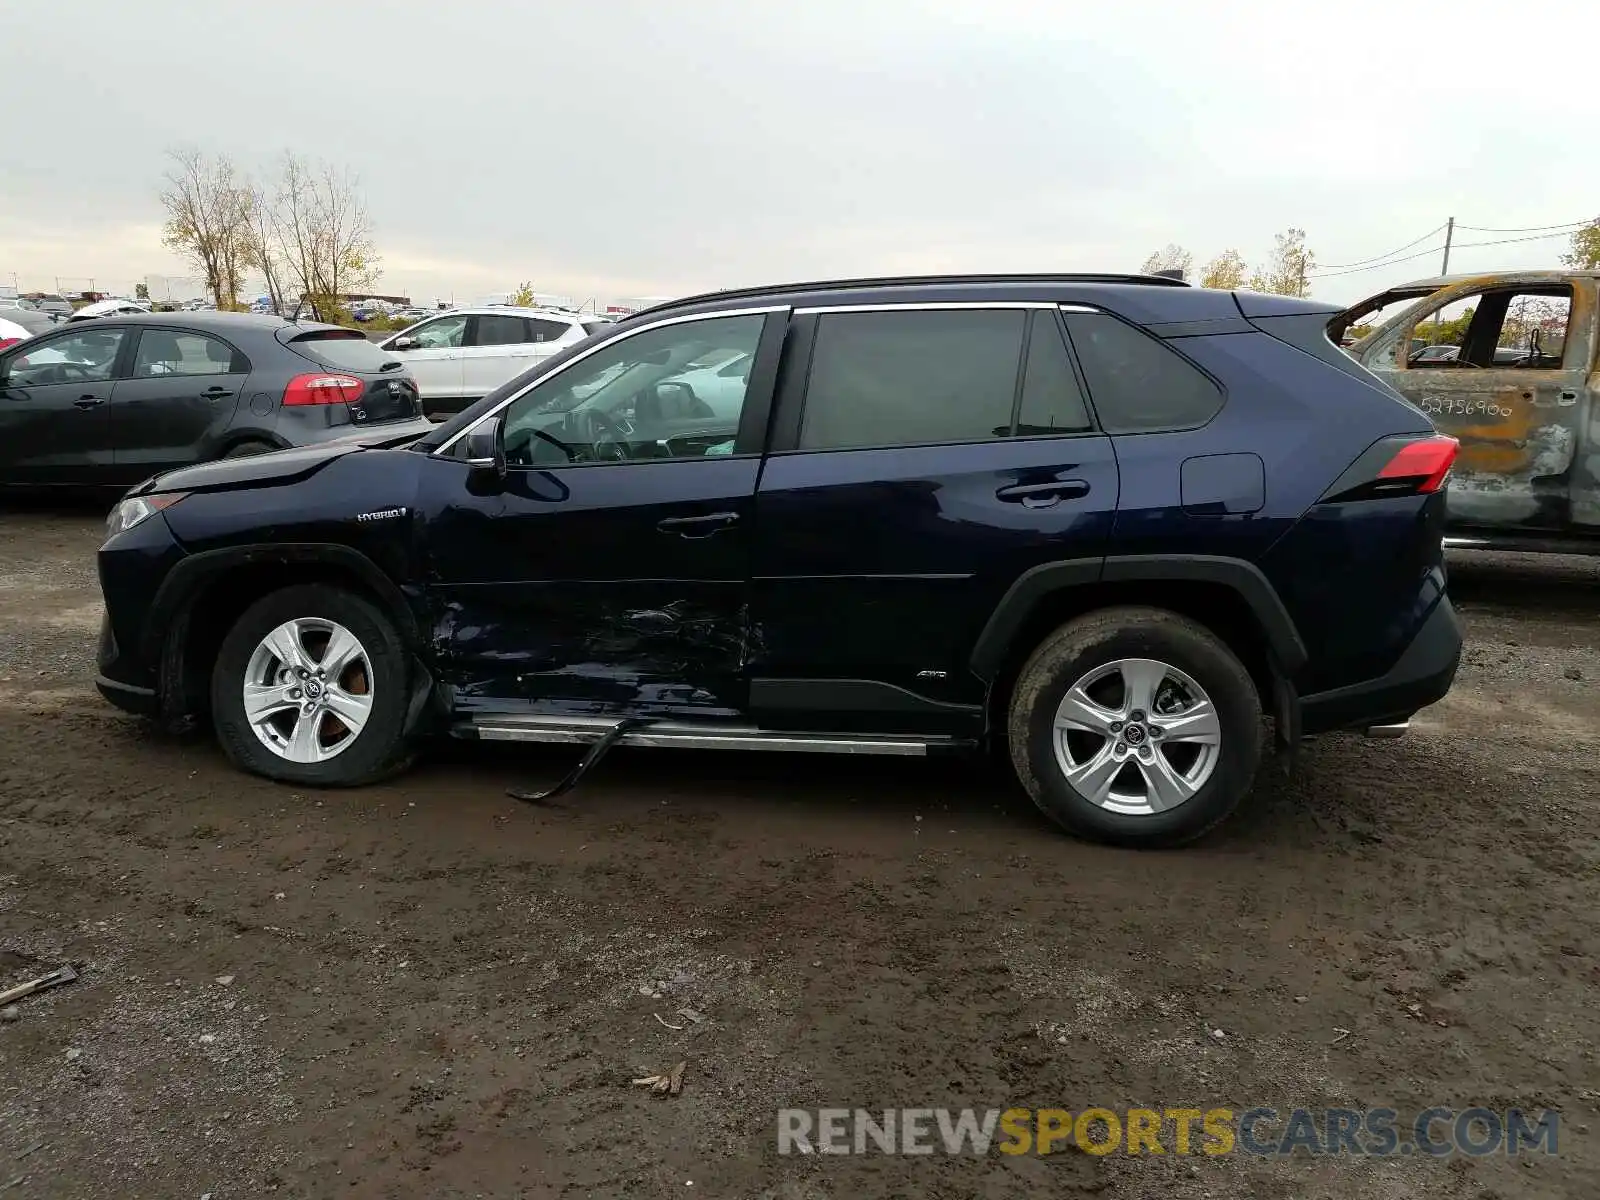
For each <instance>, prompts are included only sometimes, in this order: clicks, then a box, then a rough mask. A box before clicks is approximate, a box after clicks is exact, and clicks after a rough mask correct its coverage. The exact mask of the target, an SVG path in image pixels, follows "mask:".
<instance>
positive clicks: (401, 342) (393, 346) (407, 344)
mask: <svg viewBox="0 0 1600 1200" xmlns="http://www.w3.org/2000/svg"><path fill="white" fill-rule="evenodd" d="M421 345H422V343H421V342H419V341H417V339H416V338H414V337H397V338H395V339H394V341H392V342H390V343H389V344H388V345H387V346H386V347H384V349H386V350H415V349H417V348H418V347H420V346H421Z"/></svg>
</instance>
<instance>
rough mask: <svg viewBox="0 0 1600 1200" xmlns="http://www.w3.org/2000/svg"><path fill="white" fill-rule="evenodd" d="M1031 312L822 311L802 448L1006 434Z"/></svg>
mask: <svg viewBox="0 0 1600 1200" xmlns="http://www.w3.org/2000/svg"><path fill="white" fill-rule="evenodd" d="M1026 318H1027V314H1026V313H1025V312H1021V311H1017V310H1007V309H993V310H982V309H977V310H971V309H961V310H947V311H941V310H918V311H904V312H894V311H888V312H854V313H825V314H823V315H822V316H820V317H818V319H817V333H816V344H815V347H814V349H813V351H812V356H811V372H810V377H809V379H808V382H807V385H806V396H805V405H804V409H803V411H802V414H801V420H800V438H799V447H800V449H802V450H840V449H851V448H859V447H867V446H915V445H926V444H930V443H938V442H972V441H989V440H992V439H994V438H1003V437H1007V436H1009V435H1010V432H1011V415H1012V411H1013V408H1014V404H1015V400H1016V394H1017V381H1018V371H1019V368H1020V365H1021V359H1022V340H1023V329H1024V325H1025V323H1026Z"/></svg>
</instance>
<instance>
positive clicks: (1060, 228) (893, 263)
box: [0, 0, 1600, 302]
mask: <svg viewBox="0 0 1600 1200" xmlns="http://www.w3.org/2000/svg"><path fill="white" fill-rule="evenodd" d="M3 8H4V17H3V21H0V29H3V32H0V82H3V88H4V94H5V95H6V96H7V97H9V99H8V101H7V102H6V104H5V106H4V116H3V117H0V282H6V283H9V282H10V278H9V276H10V275H11V274H12V273H13V272H14V273H16V274H17V275H18V276H19V278H20V281H21V283H22V284H23V285H24V286H25V287H28V286H33V287H48V286H51V285H52V282H53V279H54V278H55V277H57V276H60V277H62V278H63V281H64V282H66V281H68V280H71V281H74V282H76V281H83V282H80V283H79V286H86V281H87V279H88V278H89V277H94V278H96V280H97V281H98V282H97V286H99V287H101V288H102V289H105V288H107V286H108V284H109V285H110V287H111V288H112V289H115V290H123V289H128V288H131V286H132V283H133V281H134V280H136V279H140V278H143V277H144V276H145V275H146V274H152V273H155V274H178V273H190V274H192V272H185V271H183V269H182V268H181V266H180V264H179V263H178V262H176V261H175V260H174V259H173V258H172V257H171V256H170V255H169V254H168V252H166V251H165V250H164V249H163V248H162V246H161V244H160V237H159V225H160V220H161V211H160V207H159V205H158V203H157V199H156V196H157V191H158V189H159V186H160V176H161V172H162V169H163V153H164V151H165V150H166V149H167V148H168V147H170V146H172V145H175V144H178V143H184V142H187V143H192V144H195V145H199V146H200V147H202V148H204V149H206V150H211V151H225V152H226V153H228V154H229V155H231V156H232V157H233V158H234V159H235V160H236V161H237V162H238V163H239V164H240V165H241V166H245V167H248V168H251V169H256V170H265V169H267V168H268V167H270V164H271V161H272V159H273V158H274V156H275V155H277V154H279V153H281V151H282V150H283V149H284V148H286V147H290V148H293V149H295V150H296V151H298V152H301V153H304V154H307V155H311V156H314V157H320V158H325V159H328V160H331V161H333V162H335V163H338V164H341V165H344V166H347V167H349V168H350V169H352V170H353V171H355V172H356V173H357V174H358V175H359V177H360V179H361V182H362V186H363V190H364V193H365V196H366V200H367V204H368V207H369V209H370V212H371V216H372V221H373V225H374V228H375V233H376V236H377V240H378V244H379V249H380V251H381V253H382V256H383V263H384V276H383V280H382V284H383V287H382V290H385V291H394V292H410V293H411V294H413V295H414V296H419V297H422V296H431V295H434V294H438V295H444V296H450V295H452V294H453V295H454V296H455V297H456V298H457V299H458V300H459V301H463V302H465V301H470V300H474V299H479V298H481V297H482V295H484V294H486V293H488V292H492V291H503V290H508V289H511V288H514V287H515V286H516V285H517V284H518V283H519V282H520V281H522V280H524V279H532V280H533V281H534V282H535V286H536V288H537V289H538V290H541V291H549V292H561V293H564V294H568V295H571V296H573V297H574V298H575V299H579V300H581V299H585V298H588V297H590V296H598V297H600V298H601V299H602V300H604V299H606V298H615V297H618V296H626V295H662V294H681V293H683V292H686V291H689V290H697V289H702V288H715V287H726V286H733V285H736V284H742V283H756V282H763V281H780V280H790V279H804V278H819V277H835V276H850V275H864V274H872V273H886V272H887V273H892V272H906V273H913V272H925V271H945V270H965V271H1005V270H1027V271H1047V270H1128V269H1136V268H1137V267H1138V266H1139V263H1140V262H1141V261H1142V260H1143V258H1144V257H1145V255H1146V254H1147V253H1148V252H1149V251H1150V250H1152V249H1154V248H1156V247H1158V246H1160V245H1162V244H1164V243H1166V242H1168V241H1175V242H1179V243H1181V244H1183V245H1185V246H1187V247H1189V248H1190V249H1192V250H1193V251H1195V253H1196V255H1197V260H1198V261H1203V260H1204V259H1206V258H1208V257H1210V256H1211V255H1213V254H1215V253H1216V252H1218V251H1220V250H1223V249H1226V248H1229V247H1233V248H1237V249H1238V250H1239V251H1240V252H1241V253H1242V254H1243V255H1244V256H1245V257H1246V258H1247V259H1249V260H1250V261H1252V262H1255V261H1258V260H1261V259H1264V258H1265V257H1266V255H1267V253H1268V252H1269V250H1270V249H1271V245H1272V234H1273V233H1274V232H1275V231H1277V230H1280V229H1283V228H1285V227H1287V226H1291V225H1297V226H1301V227H1303V228H1304V229H1306V230H1307V232H1308V234H1309V241H1310V244H1311V246H1312V248H1313V249H1314V250H1315V251H1316V253H1317V256H1318V258H1319V260H1320V261H1321V262H1322V263H1324V264H1329V265H1330V266H1331V265H1332V264H1342V263H1348V262H1352V261H1355V260H1363V259H1368V258H1371V257H1373V256H1377V255H1382V254H1384V253H1385V252H1387V251H1390V250H1392V249H1394V248H1396V247H1398V246H1400V245H1401V244H1403V243H1406V242H1409V241H1411V240H1412V239H1414V238H1418V237H1419V236H1421V235H1423V234H1424V233H1426V232H1427V231H1428V230H1429V229H1431V228H1433V227H1434V226H1437V225H1440V224H1442V223H1443V222H1444V220H1445V218H1446V217H1447V216H1451V215H1454V216H1455V217H1456V218H1457V220H1458V221H1460V222H1463V223H1465V224H1468V225H1475V226H1487V227H1497V228H1505V227H1528V226H1547V225H1552V224H1556V223H1561V222H1569V221H1576V220H1580V219H1583V218H1585V217H1590V216H1594V215H1596V214H1597V213H1600V154H1596V153H1595V152H1594V148H1593V146H1592V145H1591V144H1590V143H1591V140H1592V139H1591V134H1592V132H1593V130H1594V129H1595V128H1600V120H1597V117H1600V87H1596V86H1595V83H1594V80H1593V79H1590V78H1588V77H1586V76H1584V75H1583V74H1582V73H1581V71H1579V72H1578V73H1576V74H1574V73H1573V67H1574V65H1575V64H1581V63H1583V62H1586V61H1588V60H1589V58H1590V57H1591V56H1590V55H1589V48H1590V47H1592V46H1593V45H1594V44H1595V41H1594V37H1595V34H1596V33H1600V10H1597V9H1596V8H1595V6H1594V5H1593V4H1592V2H1590V3H1582V2H1578V0H1574V2H1572V3H1567V2H1565V0H1561V2H1552V0H1544V2H1542V3H1540V4H1538V5H1536V6H1530V8H1529V9H1527V10H1526V11H1524V10H1518V9H1508V8H1507V7H1506V6H1505V5H1504V4H1503V3H1498V2H1497V3H1495V4H1493V5H1487V4H1484V5H1480V4H1478V3H1476V0H1456V3H1454V4H1451V5H1449V6H1448V7H1444V6H1434V5H1425V4H1422V3H1416V2H1414V0H1388V2H1387V3H1381V4H1368V3H1365V2H1357V3H1343V4H1340V5H1336V6H1327V5H1310V4H1298V3H1292V2H1285V0H1274V2H1272V3H1256V2H1254V0H1248V2H1247V0H1230V2H1228V3H1223V2H1222V0H1210V2H1203V3H1194V2H1192V0H1173V2H1170V3H1169V2H1158V0H1110V2H1103V3H1082V2H1069V0H1046V2H1042V3H1031V2H1025V0H1013V2H1010V3H1007V2H1006V0H988V2H987V3H979V2H975V0H973V2H969V0H848V2H840V0H804V2H799V0H787V2H783V3H778V2H776V0H593V2H589V0H578V2H574V3H555V2H553V0H538V2H530V0H426V2H423V0H383V2H382V3H368V4H349V3H333V2H328V0H323V2H321V3H308V2H302V0H272V2H270V3H253V4H248V5H245V4H237V3H218V2H217V0H137V2H136V3H105V2H100V0H79V2H76V3H66V2H63V0H6V2H5V3H4V5H3ZM1223 12H1225V13H1226V15H1219V14H1221V13H1223ZM1518 43H1525V44H1524V45H1522V46H1520V47H1519V45H1518ZM1567 47H1574V48H1575V49H1574V50H1573V54H1574V55H1575V56H1576V57H1572V56H1569V53H1568V51H1567V49H1566V48H1567ZM1563 64H1565V65H1563ZM1519 73H1522V74H1519ZM1511 236H1517V235H1515V234H1488V233H1463V234H1461V235H1459V239H1458V240H1459V241H1461V242H1463V243H1466V242H1476V241H1488V240H1493V239H1495V238H1498V237H1511ZM1440 240H1442V239H1441V238H1438V237H1434V238H1427V239H1424V240H1422V241H1421V242H1420V243H1419V244H1418V245H1417V246H1416V247H1414V248H1413V250H1425V249H1427V248H1429V247H1430V246H1432V245H1434V244H1435V243H1436V242H1438V241H1440ZM1563 248H1564V244H1563V243H1562V242H1561V241H1560V240H1546V241H1533V242H1524V243H1519V244H1513V245H1505V246H1495V247H1482V248H1476V249H1466V248H1464V249H1461V250H1460V251H1458V252H1457V253H1456V254H1455V256H1454V257H1453V259H1452V264H1451V265H1452V269H1460V270H1477V269H1490V268H1499V267H1515V266H1524V265H1525V266H1546V265H1555V256H1556V255H1557V254H1558V253H1559V252H1560V251H1561V250H1562V249H1563ZM1438 265H1439V264H1438V256H1437V255H1436V254H1429V255H1427V256H1426V257H1424V258H1421V259H1419V260H1417V261H1413V262H1409V263H1404V264H1400V265H1397V266H1394V267H1390V268H1386V269H1383V270H1378V271H1372V272H1367V273H1360V274H1349V275H1340V276H1336V277H1330V278H1326V279H1319V280H1317V281H1316V283H1315V285H1314V290H1315V293H1316V294H1318V295H1323V296H1328V297H1331V298H1334V299H1339V300H1354V299H1357V298H1359V297H1360V296H1362V295H1365V294H1367V293H1368V292H1370V291H1376V290H1379V289H1380V288H1381V287H1382V286H1383V285H1385V284H1387V283H1390V282H1394V281H1397V280H1402V279H1408V278H1414V277H1416V276H1419V275H1426V274H1432V273H1435V272H1436V271H1437V269H1438Z"/></svg>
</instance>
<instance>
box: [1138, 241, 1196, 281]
mask: <svg viewBox="0 0 1600 1200" xmlns="http://www.w3.org/2000/svg"><path fill="white" fill-rule="evenodd" d="M1193 264H1194V255H1193V254H1191V253H1190V252H1189V251H1187V250H1185V249H1184V248H1183V247H1182V246H1179V245H1177V244H1175V243H1173V242H1168V243H1167V244H1166V246H1165V247H1163V248H1162V249H1160V250H1157V251H1156V252H1155V253H1153V254H1151V255H1150V257H1149V258H1147V259H1145V260H1144V265H1143V266H1142V267H1140V268H1139V270H1140V271H1142V272H1143V273H1144V274H1146V275H1154V274H1155V273H1156V272H1157V271H1182V272H1183V275H1184V277H1185V278H1188V275H1189V268H1190V267H1191V266H1192V265H1193Z"/></svg>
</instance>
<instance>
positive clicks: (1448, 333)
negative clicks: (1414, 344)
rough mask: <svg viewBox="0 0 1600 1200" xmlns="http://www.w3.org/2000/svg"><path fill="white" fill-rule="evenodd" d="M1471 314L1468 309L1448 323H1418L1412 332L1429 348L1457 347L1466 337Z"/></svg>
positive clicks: (1470, 322) (1470, 310)
mask: <svg viewBox="0 0 1600 1200" xmlns="http://www.w3.org/2000/svg"><path fill="white" fill-rule="evenodd" d="M1472 313H1473V310H1472V309H1470V308H1469V309H1467V310H1466V311H1465V312H1464V313H1462V314H1461V315H1460V316H1457V317H1451V318H1450V319H1449V320H1448V321H1439V322H1438V323H1435V322H1433V321H1426V320H1424V321H1420V322H1418V324H1417V327H1416V329H1415V330H1414V331H1413V332H1414V333H1415V334H1416V336H1417V337H1419V338H1421V339H1422V340H1423V341H1425V342H1427V343H1428V345H1430V346H1459V345H1461V342H1462V340H1463V339H1464V338H1465V337H1466V336H1467V326H1469V325H1471V324H1472Z"/></svg>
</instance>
